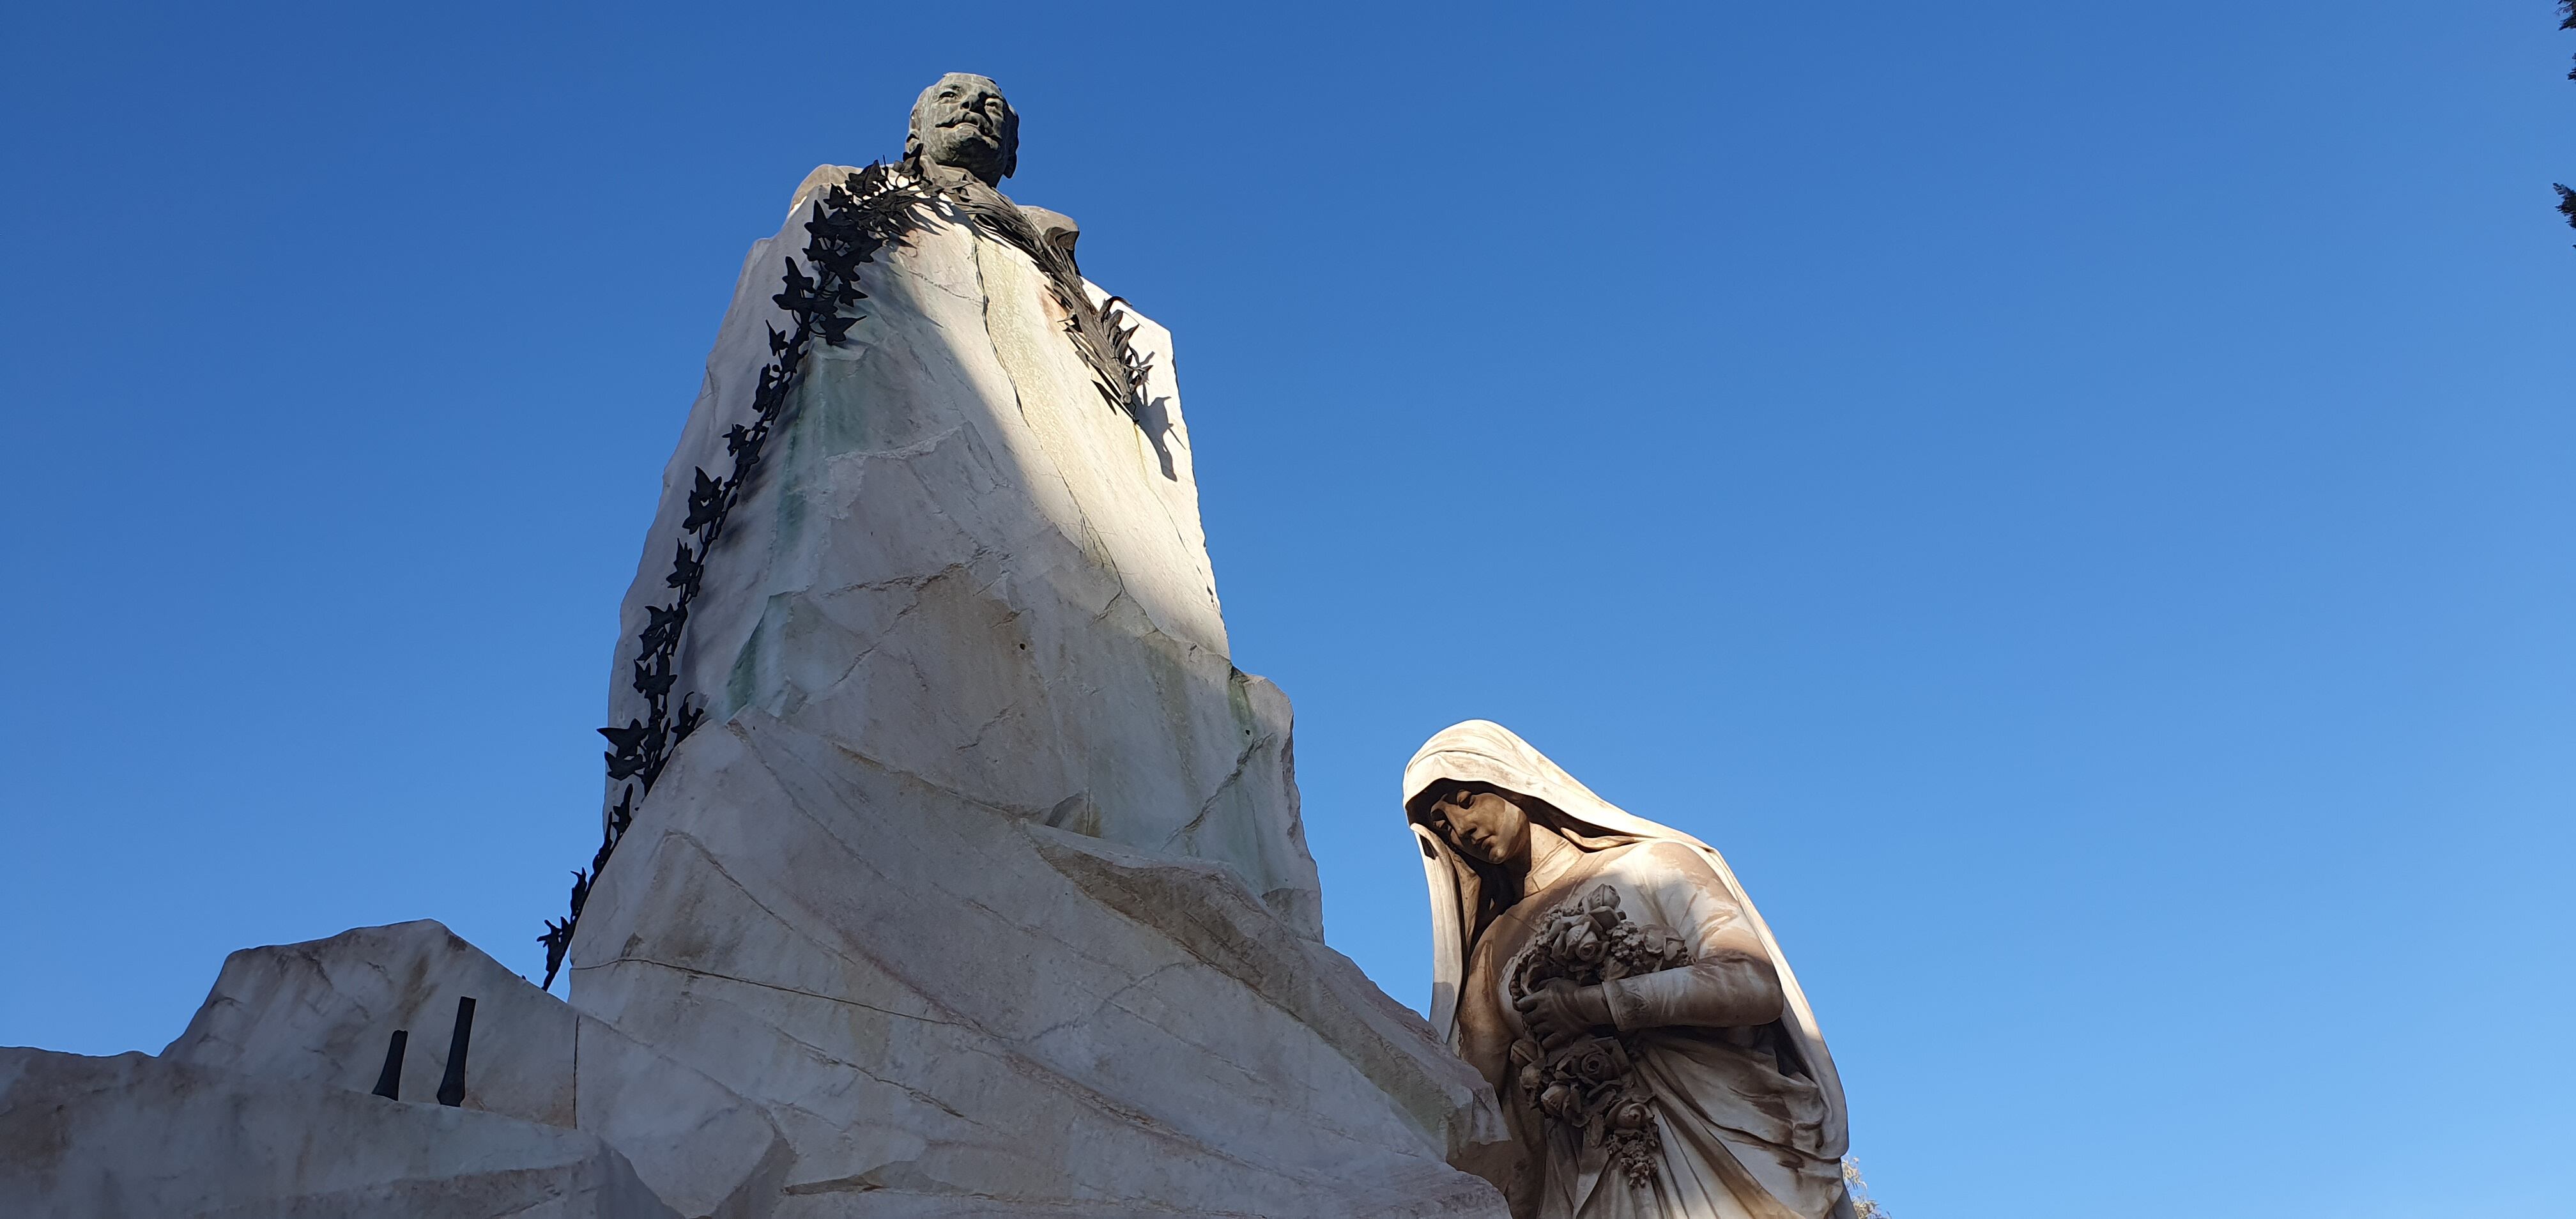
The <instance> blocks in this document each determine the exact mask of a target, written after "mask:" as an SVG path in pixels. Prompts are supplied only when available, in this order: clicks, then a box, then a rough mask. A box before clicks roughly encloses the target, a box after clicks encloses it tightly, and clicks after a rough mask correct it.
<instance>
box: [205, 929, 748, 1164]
mask: <svg viewBox="0 0 2576 1219" xmlns="http://www.w3.org/2000/svg"><path fill="white" fill-rule="evenodd" d="M460 995H466V996H472V997H473V999H474V1000H475V1012H474V1031H473V1039H472V1041H471V1043H470V1044H469V1046H468V1048H467V1051H466V1066H467V1071H466V1073H465V1099H464V1107H465V1108H467V1109H475V1110H483V1111H487V1112H491V1113H498V1114H503V1115H506V1116H510V1117H516V1118H522V1119H525V1120H527V1121H532V1122H540V1123H543V1124H546V1125H549V1126H560V1127H579V1128H580V1129H583V1130H587V1131H589V1132H591V1133H593V1134H596V1135H599V1136H600V1137H602V1138H604V1139H606V1140H608V1142H609V1143H610V1144H611V1145H613V1146H615V1147H617V1148H618V1149H619V1150H621V1151H623V1152H624V1153H626V1154H627V1155H628V1156H629V1157H631V1158H632V1160H633V1162H634V1164H635V1167H636V1171H637V1172H638V1174H639V1175H640V1176H641V1177H642V1179H643V1180H644V1182H645V1183H646V1184H647V1185H648V1186H650V1187H652V1189H653V1190H654V1191H655V1192H656V1193H658V1194H660V1195H661V1196H662V1197H663V1198H664V1199H665V1200H666V1201H668V1202H670V1203H671V1204H672V1205H673V1206H675V1207H678V1208H679V1209H680V1211H681V1213H683V1214H687V1215H706V1214H714V1213H718V1212H720V1211H723V1210H724V1208H725V1207H727V1206H728V1205H733V1206H736V1207H737V1208H738V1207H739V1206H741V1205H743V1204H744V1202H745V1200H747V1199H750V1198H754V1197H757V1198H761V1199H764V1200H765V1199H766V1198H768V1197H769V1196H770V1195H771V1194H773V1193H774V1192H775V1190H776V1189H777V1185H778V1180H777V1178H778V1176H779V1173H780V1171H782V1169H783V1165H782V1163H781V1162H780V1160H779V1157H780V1156H782V1155H783V1154H784V1148H785V1143H784V1140H782V1139H781V1138H780V1136H779V1134H778V1131H777V1129H776V1127H774V1126H772V1125H771V1124H770V1123H769V1120H768V1119H767V1118H766V1117H765V1116H763V1115H762V1114H761V1112H760V1111H759V1109H758V1108H757V1107H756V1106H752V1105H749V1104H747V1103H745V1102H744V1101H743V1099H742V1098H741V1097H738V1096H735V1095H734V1094H733V1093H731V1092H729V1091H727V1090H726V1089H725V1088H724V1087H723V1086H722V1085H719V1084H717V1083H716V1082H715V1081H713V1080H711V1079H708V1078H707V1077H706V1076H705V1075H704V1074H702V1073H700V1072H698V1071H695V1070H692V1069H690V1068H689V1067H686V1066H683V1065H681V1064H679V1063H676V1062H673V1061H671V1060H670V1059H669V1058H667V1057H665V1056H664V1055H662V1054H659V1053H657V1052H655V1051H653V1050H651V1049H650V1048H648V1047H645V1046H643V1045H640V1044H638V1043H637V1042H636V1041H635V1040H634V1039H633V1038H630V1037H628V1036H626V1035H625V1034H623V1033H620V1032H618V1031H617V1030H615V1029H613V1028H610V1027H608V1026H607V1025H605V1024H603V1023H601V1022H599V1021H597V1020H594V1019H591V1018H589V1017H586V1016H582V1015H580V1014H579V1013H577V1012H575V1011H574V1010H573V1009H572V1008H571V1007H570V1006H568V1005H566V1004H565V1003H564V1002H563V1000H561V999H557V998H555V997H554V996H553V995H549V994H547V993H545V992H544V991H541V990H539V989H537V988H536V987H534V986H532V985H530V984H529V983H528V982H527V981H526V980H525V979H523V978H521V977H520V976H519V975H517V974H515V973H512V972H511V971H510V970H509V968H508V967H507V966H504V965H502V964H501V963H500V962H498V961H495V960H493V959H492V958H491V957H489V956H487V955H485V954H484V953H483V951H482V950H481V949H478V948H476V947H474V946H473V945H472V944H469V943H466V942H465V941H464V940H463V939H461V938H459V937H458V936H457V935H456V934H455V933H453V932H451V931H449V930H448V929H447V928H446V927H444V926H441V925H440V924H438V923H436V922H433V921H431V920H428V919H421V920H416V921H413V922H408V923H396V924H393V925H391V926H386V927H360V928H357V929H355V930H352V931H346V932H342V933H341V934H339V935H335V936H332V937H331V938H329V939H325V940H314V941H310V942H308V943H302V944H281V945H272V946H268V947H263V948H246V949H243V950H241V951H239V952H236V953H234V954H232V956H231V957H229V958H227V959H226V960H225V961H224V968H223V972H222V973H221V974H220V975H218V976H217V978H216V979H215V985H214V989H213V991H212V992H211V993H209V994H208V995H207V996H206V1001H205V1004H204V1005H203V1006H201V1007H200V1008H198V1010H197V1014H196V1016H195V1017H194V1018H193V1019H191V1020H190V1021H189V1022H188V1028H187V1031H186V1032H184V1033H182V1034H180V1036H179V1038H178V1040H176V1041H173V1042H171V1043H170V1046H169V1048H168V1049H166V1050H163V1051H162V1054H161V1057H162V1059H163V1060H164V1061H168V1062H172V1063H179V1064H186V1065H191V1066H200V1067H212V1068H219V1069H223V1070H227V1071H234V1072H239V1073H242V1074H248V1075H256V1076H260V1077H263V1078H267V1079H274V1080H287V1081H295V1082H300V1083H309V1084H315V1085H320V1086H325V1087H331V1088H338V1089H344V1090H350V1091H357V1092H371V1091H372V1090H373V1089H374V1088H375V1086H376V1079H377V1076H378V1073H379V1072H380V1070H381V1069H382V1067H383V1064H384V1055H385V1041H386V1038H387V1037H388V1036H389V1035H390V1034H391V1033H392V1032H393V1030H395V1029H406V1030H408V1031H409V1032H410V1035H411V1036H410V1044H409V1046H408V1048H407V1049H406V1051H405V1053H404V1056H403V1071H402V1086H401V1090H400V1092H401V1096H402V1098H403V1099H404V1100H405V1101H407V1102H408V1101H422V1102H428V1101H432V1100H434V1099H435V1097H436V1095H437V1091H438V1085H439V1080H440V1079H441V1077H442V1076H443V1074H444V1073H445V1071H446V1068H447V1052H448V1044H449V1041H448V1033H449V1030H450V1029H451V1028H452V1027H453V1024H454V1021H455V1016H456V999H457V997H458V996H460ZM577 1061H580V1062H587V1063H588V1065H589V1067H590V1069H589V1071H588V1072H587V1074H586V1077H585V1076H577V1075H576V1072H575V1070H574V1064H575V1063H576V1062H577ZM584 1078H586V1080H587V1087H586V1088H585V1087H583V1086H582V1084H581V1081H582V1080H583V1079H584Z"/></svg>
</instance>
